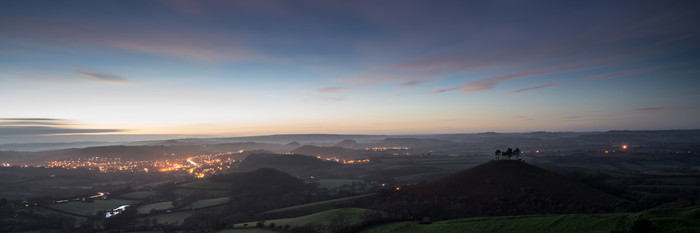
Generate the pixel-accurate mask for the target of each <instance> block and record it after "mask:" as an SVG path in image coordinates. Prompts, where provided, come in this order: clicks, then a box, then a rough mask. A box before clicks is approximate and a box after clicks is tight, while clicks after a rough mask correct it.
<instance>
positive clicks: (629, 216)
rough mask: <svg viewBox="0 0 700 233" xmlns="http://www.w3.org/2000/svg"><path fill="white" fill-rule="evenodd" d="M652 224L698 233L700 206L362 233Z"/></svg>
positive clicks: (554, 231) (570, 231)
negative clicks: (642, 222)
mask: <svg viewBox="0 0 700 233" xmlns="http://www.w3.org/2000/svg"><path fill="white" fill-rule="evenodd" d="M640 219H644V220H649V221H650V222H651V226H650V227H651V231H650V232H700V207H698V206H696V207H692V208H684V209H666V210H649V211H644V212H641V213H615V214H565V215H531V216H514V217H487V218H465V219H456V220H447V221H440V222H435V223H432V224H425V225H423V224H418V223H416V222H399V223H390V224H384V225H379V226H373V227H371V228H368V229H365V230H364V231H362V232H363V233H393V232H408V233H428V232H445V233H450V232H474V233H480V232H481V233H499V232H503V233H506V232H507V233H512V232H528V233H531V232H534V233H540V232H541V233H559V232H561V233H578V232H581V233H589V232H611V231H617V232H630V229H631V228H632V227H633V225H635V221H637V220H640Z"/></svg>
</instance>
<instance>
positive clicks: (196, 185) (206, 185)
mask: <svg viewBox="0 0 700 233" xmlns="http://www.w3.org/2000/svg"><path fill="white" fill-rule="evenodd" d="M229 186H231V185H230V184H229V183H226V182H216V181H211V180H199V181H195V182H190V183H186V184H181V185H178V187H182V188H190V189H218V190H226V189H228V188H229Z"/></svg>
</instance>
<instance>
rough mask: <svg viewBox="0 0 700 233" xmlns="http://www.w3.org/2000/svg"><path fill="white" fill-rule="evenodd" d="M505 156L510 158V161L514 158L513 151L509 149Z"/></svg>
mask: <svg viewBox="0 0 700 233" xmlns="http://www.w3.org/2000/svg"><path fill="white" fill-rule="evenodd" d="M505 156H506V157H508V159H510V157H511V156H513V149H511V148H510V147H508V150H506V153H505Z"/></svg>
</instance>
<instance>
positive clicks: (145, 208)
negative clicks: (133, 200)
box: [136, 201, 175, 214]
mask: <svg viewBox="0 0 700 233" xmlns="http://www.w3.org/2000/svg"><path fill="white" fill-rule="evenodd" d="M174 207H175V206H173V202H172V201H165V202H158V203H153V204H148V205H142V206H139V207H138V208H137V209H136V211H137V212H138V213H139V214H148V213H149V212H151V210H152V209H155V210H167V209H172V208H174Z"/></svg>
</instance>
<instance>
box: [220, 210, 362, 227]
mask: <svg viewBox="0 0 700 233" xmlns="http://www.w3.org/2000/svg"><path fill="white" fill-rule="evenodd" d="M371 213H374V210H369V209H360V208H341V209H332V210H327V211H323V212H319V213H315V214H310V215H306V216H301V217H296V218H283V219H274V220H266V221H265V225H266V226H268V225H269V224H270V223H274V224H275V225H277V226H284V225H289V226H290V227H291V228H294V227H299V226H304V225H306V224H309V223H312V224H319V225H324V226H327V225H329V224H330V223H331V222H332V221H333V220H334V219H336V218H343V219H345V220H347V221H348V223H349V224H350V225H352V224H357V223H359V222H360V221H362V220H363V217H364V216H365V215H366V214H371ZM256 223H257V222H247V223H239V224H236V225H234V227H238V228H242V227H243V226H244V224H247V226H255V224H256Z"/></svg>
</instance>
